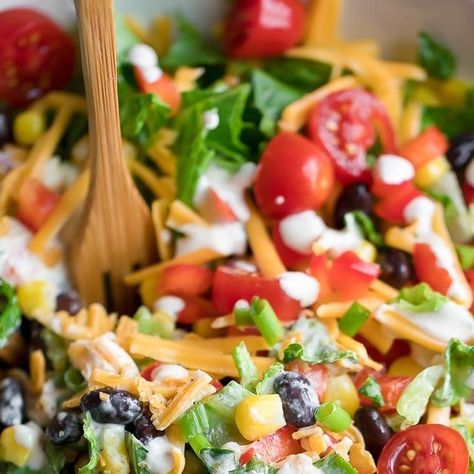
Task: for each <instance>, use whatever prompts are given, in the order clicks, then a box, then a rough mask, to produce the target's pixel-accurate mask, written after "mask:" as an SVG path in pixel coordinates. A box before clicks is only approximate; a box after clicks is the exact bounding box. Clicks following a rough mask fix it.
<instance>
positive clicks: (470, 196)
mask: <svg viewBox="0 0 474 474" xmlns="http://www.w3.org/2000/svg"><path fill="white" fill-rule="evenodd" d="M462 191H463V194H464V200H465V201H466V204H467V205H468V206H469V205H470V204H472V203H473V202H474V188H473V187H472V186H471V185H470V184H469V183H468V182H465V183H464V184H463V187H462Z"/></svg>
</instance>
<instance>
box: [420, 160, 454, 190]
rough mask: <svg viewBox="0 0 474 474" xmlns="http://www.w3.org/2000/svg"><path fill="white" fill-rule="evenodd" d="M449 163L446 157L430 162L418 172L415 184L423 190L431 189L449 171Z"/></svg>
mask: <svg viewBox="0 0 474 474" xmlns="http://www.w3.org/2000/svg"><path fill="white" fill-rule="evenodd" d="M449 168H450V166H449V163H448V161H447V160H446V158H445V157H444V156H438V158H434V159H433V160H431V161H428V163H426V164H425V165H423V166H422V167H421V168H419V169H417V170H416V174H415V184H416V185H417V186H419V187H420V188H423V189H428V188H431V186H433V185H434V184H435V183H436V182H437V181H438V180H439V179H440V178H441V177H442V176H444V175H445V174H446V173H447V172H448V171H449Z"/></svg>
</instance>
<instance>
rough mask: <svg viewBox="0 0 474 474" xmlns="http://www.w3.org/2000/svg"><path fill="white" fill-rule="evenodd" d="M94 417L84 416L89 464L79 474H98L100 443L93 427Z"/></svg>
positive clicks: (88, 414) (87, 413)
mask: <svg viewBox="0 0 474 474" xmlns="http://www.w3.org/2000/svg"><path fill="white" fill-rule="evenodd" d="M92 423H93V421H92V417H91V415H90V413H89V412H86V414H85V416H84V438H86V440H87V442H88V445H89V462H88V463H87V464H86V465H85V466H82V467H81V468H80V469H79V474H96V472H97V468H98V466H97V465H98V463H99V441H98V439H97V437H96V435H95V432H94V428H93V425H92Z"/></svg>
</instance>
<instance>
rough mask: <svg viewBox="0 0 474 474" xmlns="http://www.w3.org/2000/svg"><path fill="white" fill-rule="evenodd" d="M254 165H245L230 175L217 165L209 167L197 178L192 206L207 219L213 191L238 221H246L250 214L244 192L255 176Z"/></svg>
mask: <svg viewBox="0 0 474 474" xmlns="http://www.w3.org/2000/svg"><path fill="white" fill-rule="evenodd" d="M255 169H256V165H255V164H254V163H250V162H249V163H245V164H244V165H242V166H241V167H240V169H239V170H238V171H237V172H236V173H230V172H229V171H228V170H226V169H224V168H222V167H221V166H219V165H217V164H212V165H211V166H209V168H208V169H207V171H206V172H205V173H204V174H203V175H202V176H201V177H200V178H199V181H198V185H197V189H196V194H195V195H194V205H195V206H196V208H197V209H198V210H199V212H200V213H201V214H202V215H203V216H204V217H205V218H206V219H207V218H209V217H212V216H209V209H208V207H209V206H208V200H209V193H210V191H213V192H214V193H216V194H217V196H218V197H219V199H221V200H222V201H223V202H224V203H226V204H227V205H228V206H229V208H230V209H231V210H232V212H233V213H234V215H235V217H236V218H237V219H238V220H240V221H243V222H245V221H247V220H248V218H249V216H250V212H249V209H248V206H247V203H246V202H245V190H246V189H247V188H248V187H250V185H251V184H252V181H253V179H254V176H255Z"/></svg>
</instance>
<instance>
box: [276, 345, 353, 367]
mask: <svg viewBox="0 0 474 474" xmlns="http://www.w3.org/2000/svg"><path fill="white" fill-rule="evenodd" d="M297 359H299V360H302V361H304V362H309V363H310V364H332V363H333V362H336V361H338V360H341V359H348V360H350V361H352V362H355V361H356V360H357V357H356V356H355V354H354V353H353V352H351V351H341V350H339V349H322V350H321V352H319V353H318V354H317V355H315V356H313V357H309V356H308V355H306V352H305V349H304V347H303V346H302V345H301V344H297V343H293V344H290V345H289V346H288V347H287V348H286V349H285V350H284V352H283V362H284V363H285V364H287V363H289V362H291V361H293V360H297Z"/></svg>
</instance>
